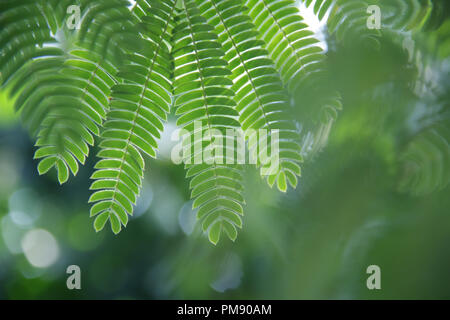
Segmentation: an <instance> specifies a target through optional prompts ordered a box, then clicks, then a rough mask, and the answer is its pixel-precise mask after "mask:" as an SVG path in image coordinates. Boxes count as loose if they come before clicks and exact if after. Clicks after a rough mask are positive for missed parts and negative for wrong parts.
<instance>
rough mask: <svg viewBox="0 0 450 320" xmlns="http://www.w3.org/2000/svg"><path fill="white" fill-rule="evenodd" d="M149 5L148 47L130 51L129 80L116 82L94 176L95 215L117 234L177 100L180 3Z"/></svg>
mask: <svg viewBox="0 0 450 320" xmlns="http://www.w3.org/2000/svg"><path fill="white" fill-rule="evenodd" d="M167 4H168V5H162V6H159V7H158V9H155V10H151V11H150V10H149V11H148V12H146V16H144V17H142V24H141V27H142V34H143V41H142V43H143V44H142V47H141V48H140V50H139V51H136V52H133V53H130V54H128V55H127V63H126V64H125V65H124V66H123V67H122V68H121V70H120V72H119V74H118V76H119V77H121V78H122V79H124V80H125V82H124V83H121V84H117V85H115V86H114V87H113V92H112V100H111V103H110V110H109V112H108V120H107V121H106V122H105V124H104V128H105V129H104V131H103V133H102V135H101V142H100V148H101V150H100V152H99V153H98V157H100V158H101V160H100V161H99V162H97V164H96V166H95V168H96V169H97V171H96V172H95V173H94V174H93V175H92V178H93V179H95V180H96V181H94V183H93V184H92V186H91V189H93V190H97V191H96V192H95V193H94V194H93V195H92V196H91V198H90V200H89V201H90V202H93V203H95V204H94V205H93V206H92V209H91V216H96V220H95V222H94V226H95V228H96V230H97V231H99V230H101V229H102V228H103V227H104V225H105V223H106V221H108V220H109V221H110V222H111V227H112V230H113V232H114V233H118V232H120V230H121V226H122V225H123V226H126V225H127V223H128V215H131V214H132V213H133V205H134V204H135V203H136V198H137V196H138V194H139V189H140V188H141V185H142V178H143V172H144V159H143V157H142V153H145V154H147V155H148V156H151V157H155V156H156V151H155V150H156V148H157V143H156V141H157V139H159V138H160V132H161V131H162V130H163V121H165V120H166V118H167V113H168V112H169V106H170V103H171V97H170V92H171V83H170V73H171V63H170V61H171V59H170V49H169V47H168V42H169V41H170V30H171V28H172V20H173V18H172V17H173V13H174V10H175V4H174V3H173V2H171V1H167Z"/></svg>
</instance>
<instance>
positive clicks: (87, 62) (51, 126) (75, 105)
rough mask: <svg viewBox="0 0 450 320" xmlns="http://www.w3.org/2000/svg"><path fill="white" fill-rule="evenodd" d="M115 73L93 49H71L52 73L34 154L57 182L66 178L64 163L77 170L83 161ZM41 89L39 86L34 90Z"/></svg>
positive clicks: (102, 116)
mask: <svg viewBox="0 0 450 320" xmlns="http://www.w3.org/2000/svg"><path fill="white" fill-rule="evenodd" d="M114 73H115V69H114V67H113V66H111V65H108V64H107V62H105V61H104V60H103V59H102V58H101V57H100V56H98V55H96V54H95V53H94V52H89V51H86V50H74V51H72V53H71V57H70V58H68V59H66V61H65V64H64V66H63V67H62V68H61V70H59V73H58V74H57V75H53V78H54V81H55V82H54V83H52V85H53V90H52V91H50V92H46V94H47V97H46V98H44V100H43V104H46V105H47V110H46V115H45V121H43V123H42V125H41V130H40V132H39V139H38V141H37V143H36V146H38V147H39V149H38V150H37V151H36V154H35V158H38V159H42V160H41V162H40V164H39V167H38V169H39V173H40V174H44V173H46V172H48V171H49V170H50V169H51V168H52V166H53V165H54V166H56V167H57V170H58V176H59V182H60V183H64V182H66V181H67V178H68V174H67V172H66V171H67V170H66V169H65V167H66V168H67V166H68V167H69V168H70V170H71V171H72V173H73V175H76V174H77V171H78V163H81V164H84V162H85V159H86V157H87V156H88V155H89V147H90V146H92V145H93V144H94V136H98V135H99V134H100V127H101V126H102V125H103V121H104V119H105V118H106V112H107V109H108V103H109V95H110V88H111V87H112V86H113V85H114V83H116V80H115V79H114V78H113V77H112V76H111V75H112V74H114ZM41 90H42V88H38V91H37V92H36V94H41V92H42V91H41ZM64 165H65V166H64Z"/></svg>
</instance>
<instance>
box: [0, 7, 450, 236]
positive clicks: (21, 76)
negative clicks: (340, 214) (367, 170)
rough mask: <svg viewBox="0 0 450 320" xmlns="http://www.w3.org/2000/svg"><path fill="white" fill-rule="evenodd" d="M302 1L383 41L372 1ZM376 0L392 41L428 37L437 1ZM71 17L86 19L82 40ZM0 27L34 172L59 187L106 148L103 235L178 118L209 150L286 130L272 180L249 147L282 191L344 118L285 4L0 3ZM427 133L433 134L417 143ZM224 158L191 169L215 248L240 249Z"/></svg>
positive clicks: (237, 197) (128, 204) (350, 33)
mask: <svg viewBox="0 0 450 320" xmlns="http://www.w3.org/2000/svg"><path fill="white" fill-rule="evenodd" d="M304 2H305V4H306V5H307V6H313V11H314V12H315V13H316V14H317V16H318V18H319V19H327V25H328V29H329V32H330V33H331V34H334V35H336V39H337V40H338V41H342V42H343V43H345V42H351V41H354V40H355V39H357V40H358V41H359V40H361V41H366V39H369V43H370V44H371V45H373V43H375V44H376V43H377V36H378V35H379V33H380V31H378V30H369V29H367V28H366V26H365V24H366V19H367V12H366V10H367V6H368V3H367V1H365V0H315V1H314V0H313V1H311V0H305V1H304ZM375 2H376V4H379V5H381V6H385V7H384V8H387V9H386V10H389V12H391V13H392V14H391V16H390V18H389V19H387V20H386V24H387V26H388V27H389V28H390V30H391V29H392V30H396V31H397V30H398V31H404V30H417V29H420V28H422V27H424V26H426V24H427V18H428V17H429V16H430V15H433V14H436V10H432V9H431V6H430V5H431V2H430V1H418V0H409V1H408V5H407V6H406V8H407V9H408V10H406V11H405V10H404V4H402V2H403V0H402V1H400V0H399V1H396V0H393V1H389V5H388V6H387V5H386V2H383V1H382V0H377V1H375ZM371 4H372V2H371ZM70 6H77V8H79V14H80V15H79V17H80V19H81V21H80V24H79V25H77V26H76V28H75V29H73V28H68V24H67V22H68V20H69V19H73V17H70V14H68V13H67V12H68V11H67V9H68V8H69V7H70ZM433 9H434V8H433ZM398 12H401V13H402V14H401V15H399V14H398ZM72 22H73V21H72ZM0 26H1V30H0V46H1V54H0V72H1V74H0V83H1V86H2V87H6V86H8V88H11V90H10V92H11V94H12V95H17V99H16V105H15V107H16V110H17V111H18V112H20V114H21V117H22V119H23V123H24V125H25V127H26V128H27V129H29V131H30V133H31V134H32V135H33V137H36V153H35V158H36V159H39V161H40V162H39V165H38V171H39V173H40V174H44V173H47V172H48V171H49V170H51V169H52V168H55V169H56V171H57V176H58V180H59V182H60V183H61V184H63V183H65V182H66V181H67V180H68V179H69V177H70V175H71V174H72V175H74V176H75V175H76V174H77V172H78V170H79V166H80V165H83V164H84V163H85V161H86V158H87V157H88V156H89V154H90V152H91V148H92V146H94V145H96V148H97V149H98V153H97V158H98V161H97V163H96V165H95V172H94V173H93V175H92V179H93V180H94V181H93V183H92V185H91V189H92V190H93V194H92V196H91V198H90V200H89V201H90V202H91V203H92V207H91V216H92V217H94V218H95V219H94V227H95V229H96V230H97V231H100V230H102V229H103V228H104V227H105V225H106V224H107V223H108V221H109V223H110V225H111V228H112V230H113V232H114V233H116V234H117V233H119V232H120V231H121V229H122V228H123V227H125V226H126V225H127V223H128V219H129V216H131V215H132V214H133V207H134V205H135V204H136V200H137V198H138V197H139V193H140V189H141V187H142V180H143V177H144V170H145V166H146V165H148V164H150V167H151V160H150V161H148V158H155V157H156V155H157V150H158V142H159V140H160V138H161V133H162V131H163V130H164V124H165V123H166V122H167V120H168V117H169V115H170V114H174V115H175V116H176V118H177V125H178V126H179V127H180V128H183V129H184V130H186V131H187V132H190V133H193V132H194V129H195V127H194V124H195V123H196V122H197V123H201V124H202V126H201V137H204V136H206V137H208V136H209V138H207V139H206V141H205V139H203V140H202V141H194V143H193V144H194V145H195V144H196V143H201V144H202V147H203V148H208V147H211V146H212V143H213V140H214V135H215V134H214V132H216V133H217V132H219V133H221V134H222V135H223V136H225V137H227V134H228V133H227V132H228V131H227V129H236V130H237V129H242V130H243V131H244V132H246V133H247V132H250V131H252V130H259V129H266V130H268V131H269V136H268V140H269V141H270V140H271V139H272V138H273V137H272V136H271V135H270V133H271V132H278V133H279V140H280V143H279V148H280V150H279V151H280V152H279V156H280V166H279V167H278V170H277V171H276V172H272V173H271V175H268V176H267V175H265V174H263V172H264V161H262V157H263V152H264V151H267V150H261V149H259V148H258V147H257V146H256V145H255V143H254V141H253V140H252V139H248V141H247V148H248V149H249V151H250V152H251V153H252V154H254V155H255V157H256V159H257V162H256V166H257V167H258V168H259V169H260V170H261V176H262V178H264V179H265V180H266V181H267V183H268V184H269V185H270V186H273V187H274V188H277V189H279V190H280V191H281V192H286V191H287V190H288V186H290V187H291V188H296V186H297V185H298V183H299V181H298V179H299V177H300V175H301V169H300V164H301V163H302V161H303V157H306V158H308V159H313V157H314V156H315V155H316V154H317V153H318V152H319V151H320V150H321V149H322V148H323V147H324V146H325V144H326V141H327V138H328V135H329V134H330V129H331V127H332V124H333V122H334V121H336V119H337V117H338V111H339V110H340V109H341V101H340V95H339V93H338V92H337V91H336V90H334V89H333V88H332V87H330V86H329V85H328V84H329V71H328V66H327V57H326V54H325V52H324V51H323V50H322V49H321V48H320V46H319V45H318V40H317V39H316V38H315V36H314V34H313V32H312V31H310V30H309V28H308V25H307V24H306V23H305V21H304V20H303V18H302V15H301V13H300V12H299V10H298V9H297V3H296V2H294V1H291V0H246V1H244V0H178V1H175V0H138V1H136V2H135V3H134V4H131V3H129V1H127V0H3V1H2V2H1V3H0ZM440 128H442V127H440ZM444 129H445V127H444ZM273 130H275V131H273ZM442 130H443V129H437V131H436V132H442ZM444 131H445V130H444ZM247 136H248V135H247ZM429 136H433V137H435V131H433V132H430V133H424V134H423V137H422V136H421V137H422V138H420V140H419V142H418V143H420V141H423V140H424V139H426V137H429ZM433 139H434V140H436V139H435V138H433ZM437 140H438V139H437ZM411 143H412V145H411V147H410V148H409V149H408V151H405V152H406V153H405V155H404V159H405V161H408V162H409V163H411V161H412V162H414V163H416V164H417V165H415V166H414V168H416V169H417V167H418V168H421V166H422V163H421V162H420V161H416V159H419V160H420V156H419V157H417V156H414V155H411V153H414V150H422V149H420V148H421V147H416V146H415V144H414V143H413V142H411ZM436 144H437V145H439V146H440V147H443V146H445V143H443V142H442V141H436ZM421 145H423V143H422V144H421ZM225 149H226V147H224V150H222V151H223V152H222V153H220V154H222V159H219V160H221V161H216V162H214V161H213V162H207V161H205V162H204V163H202V164H196V163H194V164H193V163H192V162H191V163H189V162H187V163H186V165H185V169H186V177H187V179H189V181H190V188H191V197H192V199H193V207H194V208H195V209H198V218H199V220H200V222H201V225H202V228H203V230H204V231H205V232H206V233H207V234H208V236H209V239H210V241H211V242H212V243H214V244H216V243H217V242H218V241H219V239H220V237H221V235H222V234H225V235H226V236H228V237H229V238H230V239H231V240H233V241H234V240H235V239H236V237H237V230H238V229H240V228H241V227H242V215H243V214H244V204H245V199H244V197H243V192H244V190H243V188H242V172H243V170H244V166H243V165H239V164H228V162H227V161H226V159H225V158H226V157H228V156H229V154H228V153H227V152H226V150H225ZM192 157H195V154H192ZM233 158H236V154H233ZM185 160H192V159H185ZM216 160H217V159H216ZM423 166H426V167H429V165H428V164H424V165H423ZM431 166H432V165H431ZM150 171H151V169H150ZM420 175H421V174H419V176H420ZM418 179H419V180H420V177H419V178H418ZM405 181H406V182H405V183H404V184H403V185H402V188H406V186H407V185H410V183H409V182H408V179H406V180H405ZM414 183H416V184H417V183H418V182H417V179H415V180H414ZM445 183H446V181H442V183H441V185H444V184H445Z"/></svg>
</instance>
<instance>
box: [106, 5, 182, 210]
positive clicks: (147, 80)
mask: <svg viewBox="0 0 450 320" xmlns="http://www.w3.org/2000/svg"><path fill="white" fill-rule="evenodd" d="M174 9H175V5H173V6H172V9H171V11H170V17H172V15H173V11H174ZM169 21H170V18H169V19H167V21H166V24H165V25H164V30H163V32H162V33H161V36H160V37H159V42H158V47H157V49H156V52H155V54H154V56H153V61H152V64H151V66H150V68H149V71H148V73H147V77H146V79H145V84H144V87H143V90H142V93H141V98H140V100H139V105H138V108H137V110H136V112H135V113H134V118H133V122H132V123H133V125H132V127H131V129H130V134H129V136H128V139H127V142H126V147H125V151H124V153H123V155H122V159H121V161H120V166H119V175H118V176H117V180H116V184H115V185H114V189H113V190H114V191H113V198H112V201H111V204H110V206H109V209H111V208H112V204H113V202H115V201H116V194H117V193H118V192H119V190H118V189H117V187H118V186H119V181H120V177H121V175H122V172H123V170H122V167H123V163H124V162H125V156H126V154H127V152H128V148H129V147H130V141H131V136H132V132H133V131H134V128H135V127H136V120H137V117H138V115H139V111H140V110H141V107H142V102H143V100H144V95H145V90H147V86H148V83H149V81H150V76H151V75H152V73H153V67H154V65H155V62H156V58H157V56H158V53H159V50H160V49H161V47H162V42H163V35H164V34H165V33H166V32H167V29H168V27H169Z"/></svg>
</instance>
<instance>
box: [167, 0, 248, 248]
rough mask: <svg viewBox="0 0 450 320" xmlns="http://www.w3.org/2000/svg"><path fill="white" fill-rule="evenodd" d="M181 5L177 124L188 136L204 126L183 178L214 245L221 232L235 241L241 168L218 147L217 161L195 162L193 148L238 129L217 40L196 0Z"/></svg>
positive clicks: (176, 39) (177, 43)
mask: <svg viewBox="0 0 450 320" xmlns="http://www.w3.org/2000/svg"><path fill="white" fill-rule="evenodd" d="M183 6H184V9H183V10H182V12H180V14H179V15H178V16H177V26H176V28H175V30H174V35H173V43H174V44H175V45H174V47H173V51H172V54H173V56H174V61H175V79H174V94H175V107H176V113H177V115H178V116H179V118H178V121H177V124H178V125H180V126H182V127H183V128H184V129H186V130H187V131H189V132H193V131H194V129H195V122H198V123H201V128H202V129H201V132H200V133H194V141H193V142H192V143H191V144H190V145H189V146H188V147H191V146H193V148H192V149H193V150H192V152H191V155H190V156H188V157H185V159H184V160H185V162H186V163H188V164H186V169H187V177H188V178H191V182H190V187H191V189H192V193H191V196H192V198H194V204H193V207H194V208H198V218H199V219H200V220H201V221H202V227H203V230H204V231H206V232H207V233H208V236H209V240H210V241H211V242H212V243H213V244H217V242H218V241H219V239H220V236H221V233H226V234H227V235H228V237H229V238H230V239H231V240H233V241H234V240H235V239H236V237H237V230H236V228H240V227H242V220H241V217H240V216H241V215H243V209H242V204H243V202H244V198H243V197H242V195H241V193H242V176H241V168H240V166H239V165H234V164H228V163H229V162H230V160H234V161H236V160H237V158H236V157H235V156H234V154H233V156H232V157H231V159H230V158H228V157H227V150H226V148H224V147H222V150H220V155H219V156H218V157H217V153H216V154H215V155H213V156H212V157H211V158H207V159H203V161H202V162H201V163H196V162H195V159H196V158H197V157H198V156H199V155H198V154H197V153H196V151H195V150H196V148H195V145H196V144H198V143H200V144H202V145H203V149H205V148H208V147H212V145H213V143H214V140H215V137H214V136H215V135H216V133H217V132H218V133H220V136H222V137H225V139H229V138H233V137H229V136H228V132H229V131H228V130H230V129H234V130H237V129H239V127H240V125H239V122H238V120H237V118H238V113H237V112H236V110H235V108H234V107H235V103H234V102H233V100H232V98H233V96H234V92H233V90H230V87H231V85H232V81H230V80H229V79H227V78H226V77H225V76H226V75H229V74H230V73H231V72H230V71H229V70H228V69H227V68H226V65H227V63H226V62H225V60H223V57H224V52H223V50H222V48H221V45H220V44H219V42H218V41H217V36H215V34H214V33H212V32H211V31H212V30H213V27H212V26H210V25H209V24H207V23H206V20H205V19H204V18H203V17H201V16H200V14H199V10H198V9H197V7H196V5H195V2H194V1H189V0H187V1H183ZM197 135H199V137H200V138H199V139H197V138H196V136H197ZM203 137H205V140H206V141H204V142H205V143H203ZM215 152H217V150H216V151H215Z"/></svg>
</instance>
